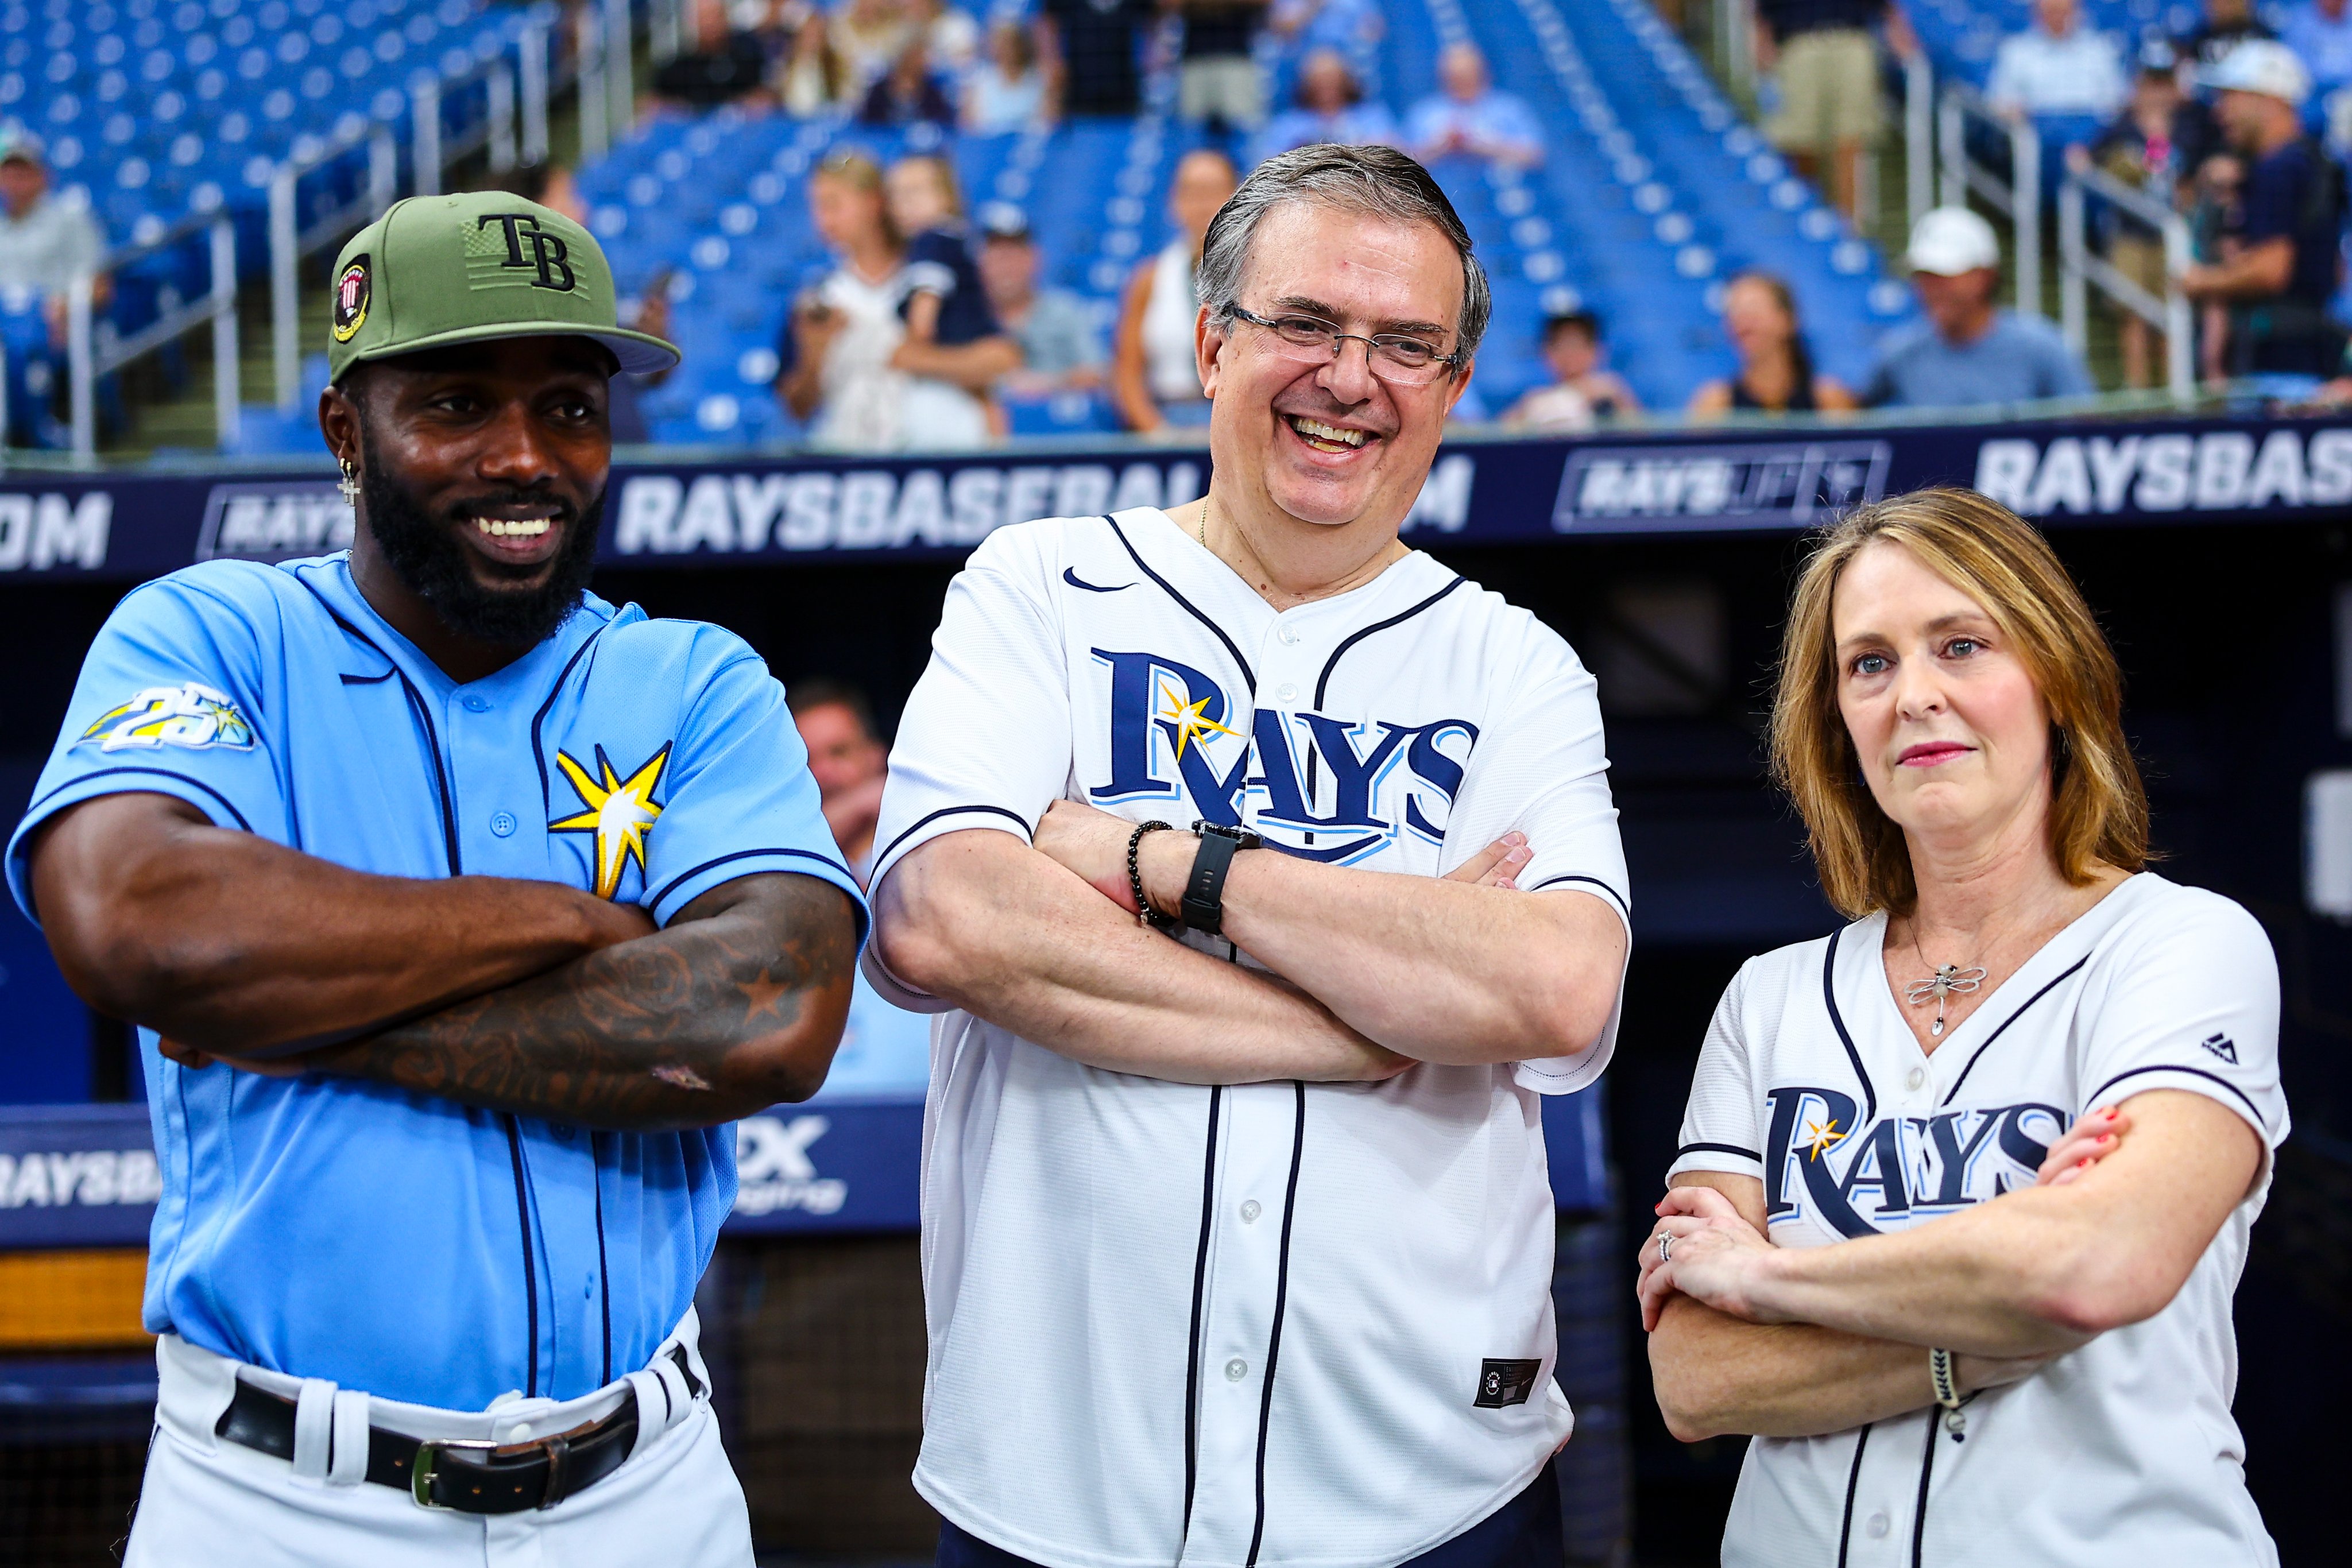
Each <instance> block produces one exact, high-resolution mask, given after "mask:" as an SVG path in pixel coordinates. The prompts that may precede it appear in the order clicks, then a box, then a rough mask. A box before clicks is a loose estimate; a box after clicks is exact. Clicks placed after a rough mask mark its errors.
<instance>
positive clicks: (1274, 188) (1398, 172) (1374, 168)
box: [1196, 143, 1495, 359]
mask: <svg viewBox="0 0 2352 1568" xmlns="http://www.w3.org/2000/svg"><path fill="white" fill-rule="evenodd" d="M1285 202H1307V203H1311V204H1314V205H1316V206H1322V207H1333V208H1337V209H1339V210H1340V211H1342V212H1352V213H1361V214H1366V215H1368V216H1372V217H1382V218H1393V219H1395V220H1396V221H1398V222H1400V223H1409V224H1428V225H1432V226H1433V227H1434V228H1436V229H1437V230H1438V231H1439V232H1440V233H1442V234H1443V235H1445V237H1446V238H1447V239H1449V240H1452V241H1453V242H1454V251H1455V253H1456V254H1457V255H1459V256H1461V257H1462V315H1461V319H1460V320H1458V321H1457V322H1456V323H1455V324H1454V336H1455V338H1456V339H1458V341H1457V342H1456V343H1455V344H1454V352H1455V353H1457V354H1460V355H1462V356H1463V357H1465V359H1466V358H1467V357H1469V356H1470V355H1472V354H1475V353H1476V352H1477V351H1478V341H1479V340H1480V339H1482V338H1484V337H1485V336H1486V319H1487V317H1489V316H1490V315H1492V314H1493V313H1494V308H1495V301H1494V297H1493V295H1492V294H1490V293H1489V292H1488V290H1487V287H1486V268H1485V267H1481V266H1480V265H1479V264H1478V258H1477V257H1476V256H1474V255H1472V254H1471V250H1470V231H1469V230H1468V229H1467V228H1465V227H1464V226H1463V223H1462V217H1461V214H1458V213H1456V212H1455V211H1454V204H1453V203H1452V202H1450V201H1448V200H1446V198H1445V193H1444V191H1443V190H1441V189H1439V188H1438V183H1437V182H1436V181H1435V180H1434V179H1433V178H1431V177H1430V172H1429V171H1428V170H1426V169H1424V168H1423V167H1422V166H1421V165H1420V164H1419V163H1417V162H1413V160H1412V159H1411V158H1409V157H1407V156H1405V154H1403V153H1402V152H1398V151H1397V150H1396V149H1395V148H1393V147H1378V146H1371V147H1335V146H1331V145H1329V144H1328V143H1325V144H1318V145H1316V146H1312V147H1300V148H1296V149H1294V150H1292V151H1291V152H1283V153H1278V154H1276V156H1274V157H1272V158H1269V159H1267V160H1266V161H1265V162H1263V163H1261V164H1259V165H1258V166H1257V168H1256V169H1255V171H1253V172H1251V174H1250V177H1249V178H1248V179H1246V180H1244V181H1243V182H1242V183H1241V188H1240V189H1239V190H1237V191H1235V192H1234V193H1233V195H1232V196H1231V197H1230V198H1228V199H1227V201H1226V203H1225V204H1224V205H1223V206H1222V207H1219V208H1218V209H1217V215H1216V217H1215V218H1213V220H1211V222H1210V224H1209V232H1208V235H1207V237H1206V238H1205V239H1204V240H1203V242H1202V247H1201V266H1200V270H1199V274H1198V277H1197V278H1196V287H1197V288H1198V291H1199V295H1200V300H1201V303H1202V305H1205V306H1207V307H1208V308H1209V314H1210V315H1211V316H1212V317H1213V318H1215V319H1218V320H1221V321H1230V320H1232V319H1233V312H1234V307H1235V306H1237V305H1239V304H1240V303H1241V290H1242V275H1243V273H1244V271H1245V270H1247V268H1248V266H1249V258H1250V248H1251V246H1252V244H1253V243H1254V242H1255V240H1256V238H1257V225H1258V221H1259V220H1260V219H1262V218H1264V217H1265V214H1267V213H1268V212H1269V211H1271V210H1272V209H1273V208H1275V207H1276V206H1278V205H1280V204H1283V203H1285Z"/></svg>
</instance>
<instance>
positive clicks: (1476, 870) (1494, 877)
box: [1444, 832, 1536, 887]
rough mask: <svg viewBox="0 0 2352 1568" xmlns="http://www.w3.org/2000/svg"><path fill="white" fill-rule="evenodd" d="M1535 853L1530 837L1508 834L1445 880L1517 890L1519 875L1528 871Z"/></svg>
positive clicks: (1517, 833)
mask: <svg viewBox="0 0 2352 1568" xmlns="http://www.w3.org/2000/svg"><path fill="white" fill-rule="evenodd" d="M1535 853H1536V852H1535V850H1534V849H1533V848H1532V847H1531V846H1530V845H1529V844H1528V836H1527V834H1525V833H1520V832H1509V833H1505V834H1504V835H1503V836H1502V837H1501V838H1499V839H1496V841H1494V842H1493V843H1491V844H1488V845H1487V846H1486V848H1485V849H1483V850H1480V851H1479V852H1477V853H1476V854H1475V855H1472V856H1471V857H1470V858H1469V859H1468V860H1466V861H1464V862H1462V863H1461V864H1460V865H1458V866H1455V867H1454V869H1453V870H1452V871H1449V872H1447V873H1445V877H1444V880H1445V881H1447V882H1466V883H1471V884H1472V885H1473V886H1475V887H1517V886H1518V885H1519V881H1518V877H1519V873H1521V872H1523V871H1525V870H1527V868H1528V862H1529V861H1531V860H1533V859H1534V858H1535Z"/></svg>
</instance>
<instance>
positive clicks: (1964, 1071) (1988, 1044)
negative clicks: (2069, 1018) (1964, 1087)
mask: <svg viewBox="0 0 2352 1568" xmlns="http://www.w3.org/2000/svg"><path fill="white" fill-rule="evenodd" d="M2090 961H2091V956H2090V955H2089V954H2088V953H2085V954H2084V955H2083V956H2081V957H2079V958H2077V959H2075V960H2074V962H2073V963H2072V964H2069V965H2067V966H2066V967H2065V970H2064V971H2063V973H2061V974H2060V975H2059V976H2058V977H2057V979H2053V980H2052V981H2051V982H2050V984H2049V985H2046V986H2044V987H2042V988H2041V989H2040V990H2038V991H2036V992H2034V993H2033V994H2032V996H2030V997H2028V998H2025V1004H2024V1006H2023V1007H2021V1008H2019V1009H2017V1010H2016V1011H2015V1012H2013V1013H2011V1014H2010V1015H2009V1016H2008V1017H2007V1018H2005V1019H2001V1020H2000V1029H1997V1030H1993V1031H1992V1032H1991V1033H1990V1034H1989V1035H1987V1036H1985V1042H1984V1043H1983V1044H1982V1045H1980V1046H1979V1047H1977V1048H1976V1050H1975V1051H1974V1052H1972V1053H1971V1054H1970V1055H1969V1064H1968V1065H1967V1066H1966V1067H1963V1068H1961V1069H1960V1075H1959V1076H1958V1078H1955V1079H1953V1080H1952V1088H1951V1092H1950V1093H1948V1094H1946V1095H1945V1096H1944V1103H1945V1104H1947V1105H1948V1104H1950V1103H1952V1095H1953V1094H1958V1092H1960V1085H1961V1084H1963V1083H1966V1082H1968V1081H1969V1073H1971V1072H1974V1071H1976V1067H1977V1062H1978V1061H1979V1058H1981V1057H1982V1056H1983V1055H1984V1053H1985V1052H1986V1051H1990V1050H1991V1049H1992V1042H1993V1041H1994V1040H1999V1039H2000V1037H2001V1034H2002V1032H2003V1031H2004V1030H2007V1029H2008V1028H2009V1026H2010V1025H2011V1024H2013V1023H2015V1022H2016V1021H2017V1020H2018V1019H2021V1018H2023V1017H2024V1016H2025V1009H2026V1008H2030V1007H2032V1005H2033V1004H2034V1003H2036V1002H2038V1001H2040V1000H2041V999H2042V998H2044V997H2046V996H2048V995H2049V994H2050V993H2051V992H2052V991H2053V989H2055V988H2057V985H2058V981H2059V980H2063V979H2065V978H2066V977H2067V976H2069V975H2072V974H2073V973H2074V971H2075V970H2077V969H2079V968H2081V967H2083V966H2084V965H2085V964H2087V963H2089V962H2090Z"/></svg>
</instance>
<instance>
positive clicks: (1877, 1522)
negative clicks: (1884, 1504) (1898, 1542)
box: [1862, 1513, 1887, 1541]
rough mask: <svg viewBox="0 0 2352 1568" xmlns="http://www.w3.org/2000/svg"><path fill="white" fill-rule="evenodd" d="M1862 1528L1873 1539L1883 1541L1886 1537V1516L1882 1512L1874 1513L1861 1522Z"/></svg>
mask: <svg viewBox="0 0 2352 1568" xmlns="http://www.w3.org/2000/svg"><path fill="white" fill-rule="evenodd" d="M1862 1528H1863V1530H1864V1531H1865V1532H1867V1533H1868V1535H1869V1536H1870V1538H1871V1539H1872V1540H1873V1541H1884V1540H1885V1539H1886V1530H1887V1523H1886V1516H1885V1514H1883V1513H1874V1514H1872V1515H1871V1516H1870V1518H1869V1519H1867V1520H1865V1521H1864V1522H1863V1526H1862Z"/></svg>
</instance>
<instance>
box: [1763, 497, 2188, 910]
mask: <svg viewBox="0 0 2352 1568" xmlns="http://www.w3.org/2000/svg"><path fill="white" fill-rule="evenodd" d="M1881 539H1884V540H1886V541H1888V542H1889V543H1892V544H1898V545H1901V546H1902V547H1903V548H1904V549H1907V550H1909V551H1910V552H1911V553H1912V554H1913V555H1914V556H1916V558H1917V559H1918V560H1919V562H1920V564H1921V565H1923V566H1925V567H1927V570H1930V571H1933V572H1934V573H1936V574H1937V576H1938V577H1941V578H1942V579H1944V580H1945V581H1947V582H1948V583H1950V584H1951V585H1952V586H1953V587H1955V588H1957V589H1958V590H1959V591H1961V592H1963V593H1965V594H1967V595H1969V597H1970V598H1971V599H1974V600H1975V601H1977V602H1978V603H1979V604H1980V605H1982V606H1983V607H1984V611H1985V613H1986V614H1987V615H1989V616H1990V617H1991V618H1992V621H1993V623H1994V624H1995V625H1997V626H1999V627H2000V629H2001V631H2002V632H2004V633H2005V634H2006V635H2007V636H2008V637H2009V638H2011V641H2012V642H2013V643H2015V645H2016V650H2017V654H2018V657H2019V659H2020V660H2021V662H2022V663H2023V664H2024V665H2025V668H2026V672H2027V674H2030V675H2031V676H2032V679H2033V684H2034V686H2035V687H2036V689H2038V690H2039V691H2040V693H2041V695H2042V704H2043V706H2045V707H2047V708H2048V709H2049V713H2050V722H2051V729H2052V735H2051V747H2050V750H2051V766H2052V768H2053V769H2054V770H2055V773H2056V779H2055V787H2054V789H2053V791H2052V797H2053V798H2052V803H2051V810H2050V853H2051V857H2052V858H2053V860H2055V861H2056V862H2057V863H2058V869H2059V872H2060V873H2061V874H2063V876H2064V877H2065V878H2066V880H2067V881H2068V882H2070V883H2074V884H2076V885H2077V886H2080V885H2083V884H2084V883H2088V882H2089V881H2090V880H2091V876H2092V873H2093V870H2094V868H2095V867H2097V866H2100V865H2109V866H2114V867H2116V868H2117V869H2118V870H2121V871H2126V872H2137V871H2139V870H2141V869H2142V868H2143V867H2144V866H2145V865H2146V864H2147V860H2148V849H2147V791H2146V789H2143V788H2142V786H2141V784H2140V777H2139V768H2138V766H2137V764H2136V763H2135V762H2134V761H2133V760H2132V755H2131V747H2130V744H2129V742H2127V741H2126V739H2125V738H2124V727H2123V674H2122V672H2121V671H2120V670H2119V669H2118V668H2117V667H2116V655H2115V651H2114V650H2113V649H2112V648H2110V647H2109V646H2108V645H2107V639H2106V634H2105V632H2101V631H2100V630H2099V623H2098V622H2097V621H2096V620H2095V619H2094V618H2093V616H2092V614H2091V607H2090V606H2089V605H2088V604H2086V603H2084V601H2083V595H2082V591H2080V590H2079V589H2077V588H2076V587H2075V586H2074V579H2073V578H2071V577H2069V576H2068V575H2067V574H2066V569H2065V568H2064V567H2063V566H2062V565H2061V564H2059V560H2058V557H2057V556H2056V555H2055V554H2054V553H2053V551H2052V550H2051V549H2050V545H2049V541H2047V540H2045V539H2044V538H2042V536H2041V534H2040V533H2038V532H2036V531H2035V530H2034V528H2032V525H2031V524H2029V523H2027V522H2026V521H2025V520H2024V519H2023V518H2021V517H2018V515H2017V514H2016V513H2014V512H2012V511H2011V510H2010V509H2009V508H2008V507H2003V506H2001V505H2000V503H1999V502H1997V501H1990V500H1988V499H1986V498H1985V497H1982V496H1979V495H1978V494H1977V493H1976V492H1975V491H1973V490H1958V489H1933V490H1918V491H1914V492H1913V493H1912V494H1910V495H1907V496H1895V497H1890V498H1888V499H1886V500H1884V501H1874V502H1872V503H1870V504H1869V505H1867V506H1864V507H1857V508H1856V509H1855V510H1853V512H1850V513H1848V514H1847V515H1846V516H1845V517H1843V519H1841V520H1840V521H1838V522H1836V523H1834V524H1832V526H1831V527H1830V528H1828V529H1827V530H1825V531H1824V532H1823V533H1822V537H1821V539H1820V541H1819V543H1818V545H1817V546H1816V548H1815V549H1814V550H1813V553H1812V555H1811V558H1810V559H1807V560H1806V562H1805V567H1804V570H1803V571H1802V573H1801V574H1800V576H1799V577H1798V579H1797V589H1796V593H1795V596H1794V598H1793V600H1792V601H1791V602H1790V607H1789V624H1788V629H1787V631H1786V632H1785V633H1784V635H1783V637H1782V640H1781V644H1780V686H1779V689H1778V691H1777V692H1776V693H1775V694H1774V695H1773V699H1772V737H1771V751H1772V777H1773V779H1774V781H1775V782H1776V783H1778V784H1779V785H1780V787H1781V788H1782V789H1786V790H1787V791H1788V792H1789V796H1790V799H1791V800H1794V801H1795V802H1796V806H1797V810H1798V812H1799V813H1800V814H1801V816H1802V817H1803V818H1804V820H1805V828H1806V831H1807V833H1808V834H1809V835H1810V837H1811V842H1812V852H1813V865H1814V868H1815V870H1816V871H1817V872H1818V873H1819V874H1820V876H1821V882H1822V892H1823V893H1824V894H1827V895H1828V897H1829V901H1830V903H1831V904H1834V905H1835V906H1836V907H1837V909H1838V910H1839V911H1840V913H1842V914H1843V915H1846V916H1847V918H1849V919H1859V918H1860V917H1862V916H1863V915H1867V914H1869V913H1871V912H1872V911H1874V910H1879V909H1884V910H1886V911H1888V912H1889V913H1891V914H1895V915H1907V914H1908V913H1910V911H1911V907H1912V905H1913V904H1915V903H1916V900H1917V898H1918V884H1917V883H1916V882H1915V881H1914V880H1913V877H1912V871H1911V854H1910V850H1909V848H1908V846H1907V845H1906V843H1905V841H1904V838H1903V830H1902V829H1901V828H1899V827H1897V826H1895V823H1894V822H1893V821H1889V820H1888V818H1887V816H1886V813H1885V812H1884V811H1882V810H1879V806H1878V801H1877V800H1876V799H1874V797H1873V796H1872V794H1871V792H1870V785H1869V783H1868V782H1867V781H1866V780H1865V779H1864V778H1863V774H1862V765H1861V759H1860V758H1859V757H1858V755H1857V754H1856V753H1855V750H1854V746H1853V736H1852V735H1851V734H1849V733H1848V732H1847V729H1846V726H1845V718H1844V716H1843V714H1842V713H1841V712H1840V711H1839V708H1838V674H1839V665H1838V656H1837V646H1836V632H1835V630H1834V627H1833V624H1832V618H1831V610H1832V601H1834V599H1835V597H1836V594H1837V585H1838V580H1839V578H1840V577H1842V576H1843V574H1844V572H1845V569H1846V567H1847V566H1848V565H1849V564H1851V563H1852V561H1853V558H1854V557H1855V556H1856V555H1858V554H1860V553H1861V551H1862V549H1863V548H1864V546H1866V545H1870V544H1873V543H1875V542H1877V541H1878V540H1881Z"/></svg>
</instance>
